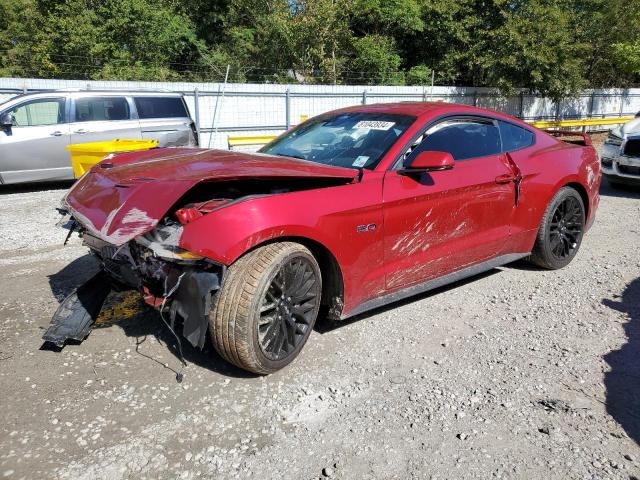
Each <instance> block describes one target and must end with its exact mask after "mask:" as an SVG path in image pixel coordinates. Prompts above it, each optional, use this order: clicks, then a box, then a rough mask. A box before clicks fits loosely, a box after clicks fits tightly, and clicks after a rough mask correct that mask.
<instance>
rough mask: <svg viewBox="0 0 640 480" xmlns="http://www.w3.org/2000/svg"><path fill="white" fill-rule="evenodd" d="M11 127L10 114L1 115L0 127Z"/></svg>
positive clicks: (11, 119) (11, 117)
mask: <svg viewBox="0 0 640 480" xmlns="http://www.w3.org/2000/svg"><path fill="white" fill-rule="evenodd" d="M12 126H13V115H11V113H9V112H7V113H3V114H2V115H0V127H2V128H11V127H12Z"/></svg>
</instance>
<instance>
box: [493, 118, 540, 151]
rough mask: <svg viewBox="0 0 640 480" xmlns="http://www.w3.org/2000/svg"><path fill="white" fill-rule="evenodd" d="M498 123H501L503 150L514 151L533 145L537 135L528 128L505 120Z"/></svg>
mask: <svg viewBox="0 0 640 480" xmlns="http://www.w3.org/2000/svg"><path fill="white" fill-rule="evenodd" d="M498 124H499V125H500V135H501V136H502V150H503V151H504V152H513V151H514V150H520V149H521V148H526V147H529V146H531V145H533V142H534V140H535V136H534V135H533V133H531V132H530V131H529V130H527V129H526V128H522V127H518V126H517V125H514V124H512V123H508V122H503V121H498Z"/></svg>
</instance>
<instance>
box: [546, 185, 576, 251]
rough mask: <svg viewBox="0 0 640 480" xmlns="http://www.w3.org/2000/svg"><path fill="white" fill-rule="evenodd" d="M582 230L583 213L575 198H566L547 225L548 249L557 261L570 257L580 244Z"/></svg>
mask: <svg viewBox="0 0 640 480" xmlns="http://www.w3.org/2000/svg"><path fill="white" fill-rule="evenodd" d="M583 229H584V212H583V207H582V205H581V204H580V203H579V202H578V200H577V199H576V198H575V197H572V196H570V197H567V198H566V199H565V200H564V201H563V202H561V203H560V204H559V205H558V206H557V207H556V210H555V212H554V213H553V217H552V218H551V223H550V224H549V247H550V249H551V253H552V254H553V255H554V256H555V257H556V258H558V259H565V258H569V257H572V256H573V255H574V254H575V251H576V248H577V247H578V245H579V244H580V239H581V238H582V233H583Z"/></svg>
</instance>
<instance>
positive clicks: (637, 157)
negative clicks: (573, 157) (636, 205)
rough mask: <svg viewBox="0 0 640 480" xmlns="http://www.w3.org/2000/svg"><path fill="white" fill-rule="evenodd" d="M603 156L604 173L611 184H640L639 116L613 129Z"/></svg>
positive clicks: (605, 143) (606, 142) (605, 144)
mask: <svg viewBox="0 0 640 480" xmlns="http://www.w3.org/2000/svg"><path fill="white" fill-rule="evenodd" d="M639 115H640V114H639ZM601 158H602V160H601V161H602V173H603V175H604V176H605V177H606V178H607V180H608V181H609V183H610V184H612V185H614V186H615V185H619V184H626V185H640V117H639V116H636V118H635V119H633V120H631V121H630V122H627V123H625V124H624V125H622V126H621V127H618V128H614V129H613V130H611V132H610V133H609V136H608V137H607V139H606V140H605V142H604V149H603V151H602V155H601Z"/></svg>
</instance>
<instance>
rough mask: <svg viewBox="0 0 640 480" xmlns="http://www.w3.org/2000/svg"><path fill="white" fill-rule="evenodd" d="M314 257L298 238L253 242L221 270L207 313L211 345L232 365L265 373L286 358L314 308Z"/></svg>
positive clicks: (317, 283) (296, 348)
mask: <svg viewBox="0 0 640 480" xmlns="http://www.w3.org/2000/svg"><path fill="white" fill-rule="evenodd" d="M321 293H322V278H321V274H320V267H319V266H318V262H317V261H316V259H315V258H314V256H313V255H312V254H311V252H310V251H309V250H308V249H307V248H306V247H304V246H303V245H300V244H298V243H294V242H280V243H272V244H268V245H265V246H263V247H259V248H257V249H255V250H253V251H251V252H249V253H247V254H246V255H244V256H243V257H241V258H239V259H238V260H237V261H236V262H235V263H234V264H233V265H231V266H230V267H229V269H228V270H227V273H226V276H225V278H224V281H223V284H222V287H221V289H220V290H219V291H218V293H217V294H216V298H215V299H214V305H213V307H212V308H211V312H210V313H209V327H210V331H211V337H212V339H213V345H214V346H215V348H216V350H217V351H218V353H219V354H220V355H221V356H222V357H223V358H225V359H226V360H227V361H229V362H231V363H233V364H234V365H236V366H238V367H240V368H243V369H245V370H249V371H250V372H253V373H258V374H268V373H272V372H275V371H276V370H279V369H281V368H283V367H285V366H286V365H288V364H289V363H291V362H292V361H293V360H294V359H295V358H296V356H297V355H298V353H300V350H301V349H302V347H303V346H304V344H305V343H306V341H307V339H308V338H309V335H310V333H311V330H313V325H314V324H315V321H316V318H317V317H318V310H319V308H320V301H321Z"/></svg>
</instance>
